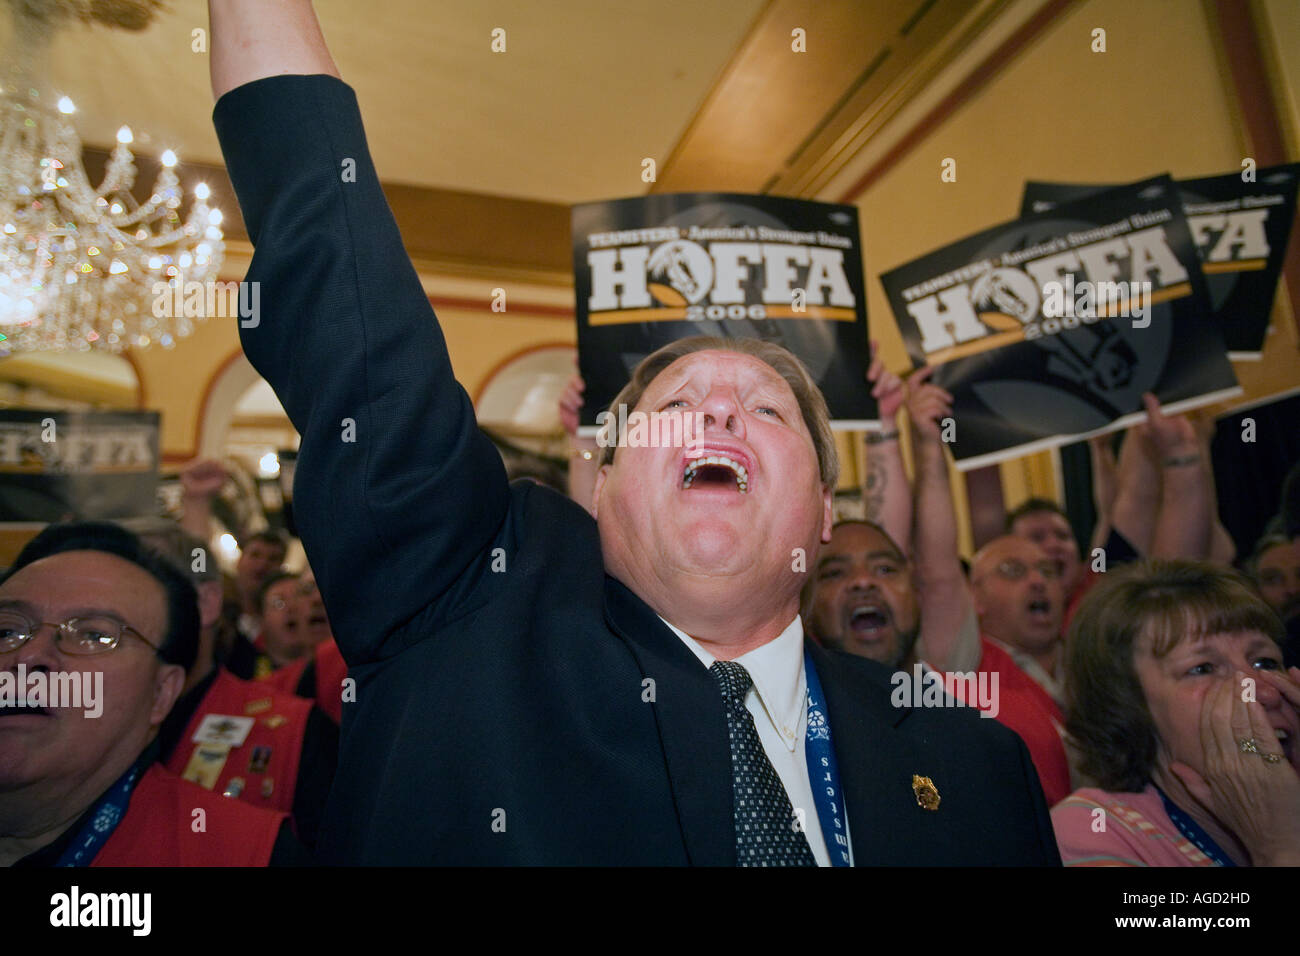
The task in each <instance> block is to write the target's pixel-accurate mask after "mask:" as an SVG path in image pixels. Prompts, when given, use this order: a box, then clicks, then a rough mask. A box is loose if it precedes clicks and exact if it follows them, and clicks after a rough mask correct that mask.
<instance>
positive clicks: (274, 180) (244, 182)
mask: <svg viewBox="0 0 1300 956" xmlns="http://www.w3.org/2000/svg"><path fill="white" fill-rule="evenodd" d="M214 123H215V125H216V128H217V134H218V137H219V139H220V141H221V147H222V151H223V153H224V154H225V158H226V164H227V168H228V169H229V172H230V178H231V181H232V182H233V184H234V186H235V191H236V193H237V195H238V198H239V205H240V209H241V211H242V213H243V216H244V221H245V223H246V225H247V228H248V235H249V238H250V239H251V240H252V242H253V244H254V246H255V248H256V252H255V254H254V256H253V261H252V265H251V266H250V268H249V272H248V275H247V277H246V279H245V282H246V283H252V284H253V285H250V286H249V290H250V292H251V291H252V290H256V299H255V300H254V299H253V297H252V295H250V296H249V300H250V301H256V302H257V304H258V305H259V309H258V310H257V312H258V314H257V315H255V316H252V317H249V318H241V320H240V326H241V328H240V339H241V341H242V344H243V347H244V352H245V354H246V355H247V356H248V359H249V361H250V362H251V363H252V364H253V366H254V367H255V368H256V369H257V370H258V372H260V373H261V374H262V375H263V376H264V377H265V378H266V379H267V381H268V382H269V383H270V384H271V386H272V388H274V390H275V393H276V395H277V396H279V398H280V400H281V402H282V403H283V405H284V408H285V411H286V412H287V413H288V416H289V419H290V420H291V421H292V422H293V424H294V426H295V427H296V428H297V429H298V432H299V434H300V435H301V436H302V445H301V448H300V450H299V458H298V465H297V470H296V473H295V476H294V508H295V511H296V513H297V518H298V524H299V530H300V533H301V536H302V540H303V545H304V547H305V549H306V552H307V557H308V559H309V560H310V562H311V566H312V569H313V570H314V571H315V573H316V577H317V579H318V582H319V585H320V589H321V593H322V596H323V598H324V600H325V604H326V609H327V611H328V613H329V616H330V621H331V624H332V630H333V632H334V634H335V635H337V640H338V642H339V646H340V648H341V650H342V651H343V653H344V656H345V658H347V660H348V662H349V664H351V665H356V664H359V663H363V662H365V661H368V660H372V659H376V658H381V657H386V656H389V655H390V654H392V653H396V652H397V651H398V650H400V649H401V647H402V646H404V640H403V639H402V638H401V637H399V635H400V634H404V633H405V631H403V628H404V626H405V625H406V624H408V623H409V622H411V621H412V619H413V618H415V617H416V616H417V615H420V614H424V615H431V617H426V618H425V619H424V620H423V621H422V624H421V626H420V627H419V628H418V631H419V632H420V633H428V632H429V631H430V630H432V629H433V625H435V624H436V622H437V620H438V619H445V618H446V617H448V616H450V615H451V614H452V612H453V611H454V608H455V606H456V605H457V603H458V600H459V599H460V598H461V597H463V596H464V594H465V593H466V589H468V588H471V587H472V586H473V582H474V581H475V580H478V578H479V577H480V576H481V573H482V572H483V571H484V570H485V569H486V566H487V561H488V560H489V555H490V551H491V542H492V540H493V538H494V536H495V535H496V534H497V533H498V532H499V530H500V528H501V527H502V524H503V522H504V519H505V515H506V510H507V507H508V495H509V492H508V486H507V484H506V477H505V470H504V467H503V466H502V463H501V459H500V456H499V454H498V453H497V452H496V449H495V448H494V447H493V446H492V444H491V442H490V441H488V439H487V438H486V437H485V436H484V435H483V434H482V433H481V432H480V431H479V430H478V428H477V426H476V423H475V419H474V411H473V408H472V406H471V404H470V401H469V398H468V396H467V395H466V394H465V391H464V389H462V388H461V387H460V385H459V384H458V383H457V382H456V380H455V378H454V377H453V375H452V370H451V362H450V359H449V357H448V354H447V346H446V342H445V341H444V339H443V335H442V331H441V329H440V328H439V327H438V322H437V319H436V317H435V316H434V314H433V309H432V308H431V307H430V305H429V301H428V299H427V297H426V296H425V294H424V291H423V289H422V288H421V285H420V281H419V278H418V277H417V276H416V273H415V270H414V268H413V267H412V266H411V263H410V260H409V259H408V257H407V255H406V252H405V250H404V249H403V246H402V240H401V236H400V234H399V233H398V230H397V224H396V222H395V221H394V220H393V216H392V213H391V211H390V210H389V208H388V203H387V201H386V200H385V198H384V195H383V192H382V190H381V188H380V185H379V179H378V177H377V175H376V172H375V169H374V166H373V165H372V163H371V159H370V155H369V151H368V148H367V145H366V139H365V133H364V130H363V129H362V124H361V115H360V111H359V109H358V106H357V101H356V96H355V94H354V93H353V91H352V89H351V88H350V87H348V86H347V85H346V84H344V83H343V82H342V81H340V80H337V79H335V78H333V77H328V76H276V77H268V78H266V79H261V80H257V81H255V82H252V83H248V84H246V85H244V86H241V87H238V88H237V89H234V90H231V91H230V92H229V93H227V94H226V95H225V96H223V97H222V98H221V99H220V100H219V101H218V103H217V106H216V110H215V112H214Z"/></svg>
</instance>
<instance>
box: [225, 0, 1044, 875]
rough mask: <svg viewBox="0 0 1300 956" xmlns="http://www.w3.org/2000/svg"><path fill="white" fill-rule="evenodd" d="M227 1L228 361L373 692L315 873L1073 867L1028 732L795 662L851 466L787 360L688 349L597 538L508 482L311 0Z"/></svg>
mask: <svg viewBox="0 0 1300 956" xmlns="http://www.w3.org/2000/svg"><path fill="white" fill-rule="evenodd" d="M209 6H210V10H211V12H212V39H213V52H212V73H213V86H214V91H215V93H216V94H217V96H218V97H219V102H218V104H217V108H216V112H215V123H216V127H217V131H218V134H219V136H220V138H221V142H222V148H223V150H224V152H225V156H226V160H227V165H228V168H229V171H230V175H231V178H232V181H233V182H234V184H235V188H236V191H237V193H238V195H239V200H240V206H241V208H242V210H243V213H244V220H245V222H246V223H247V226H248V232H249V236H250V238H251V239H252V240H253V242H254V243H255V244H256V249H257V251H256V254H255V256H254V259H253V263H252V265H251V267H250V271H249V274H248V276H247V281H250V282H258V283H260V295H261V299H260V301H261V303H262V313H261V315H260V317H259V319H258V322H257V323H256V324H255V325H254V324H253V323H247V322H246V323H243V324H244V325H246V326H247V327H245V328H243V329H241V334H242V336H243V344H244V350H245V352H246V353H247V355H248V357H249V359H250V360H251V361H252V363H253V364H254V366H256V367H257V369H258V370H259V371H260V372H261V373H262V374H263V375H264V376H265V377H266V378H267V380H268V381H269V382H270V383H271V385H272V386H273V387H274V388H275V390H276V393H277V394H278V395H279V397H280V399H281V401H282V402H283V403H284V407H285V409H286V411H287V412H288V414H289V417H290V418H291V419H292V421H293V423H294V425H295V426H296V427H297V428H298V430H299V432H300V433H301V435H302V446H301V452H300V457H299V463H298V469H297V474H296V476H295V498H294V508H295V512H296V513H297V516H298V522H299V525H300V527H301V530H302V538H303V542H304V545H305V547H306V550H307V555H308V558H309V559H310V561H311V565H312V567H313V568H314V569H315V571H316V575H317V581H318V583H319V586H320V590H321V593H322V595H323V597H324V600H325V605H326V608H327V610H328V613H329V619H330V621H331V623H332V624H333V626H334V632H335V634H336V635H337V636H338V642H339V646H340V648H341V649H342V651H343V653H344V656H345V657H346V658H347V662H348V666H349V671H348V673H349V676H350V677H351V678H353V679H355V681H356V689H355V701H354V702H353V701H349V702H347V703H345V704H344V705H343V706H344V708H345V713H344V718H343V736H342V745H341V752H340V758H339V771H338V776H337V778H336V784H335V788H334V790H333V792H332V794H331V798H330V799H331V802H330V806H329V808H328V810H327V814H326V820H325V823H324V826H323V830H322V833H321V837H320V846H321V853H322V855H323V856H324V858H325V859H326V860H328V861H333V862H344V863H385V864H418V863H429V864H602V865H610V864H642V865H646V864H648V865H667V864H692V863H693V864H713V865H723V866H733V865H748V864H752V865H785V864H795V865H813V864H815V863H821V864H823V865H828V864H835V865H841V864H847V863H849V862H855V863H857V864H880V863H897V864H936V863H951V864H956V863H984V864H1031V863H1056V862H1057V853H1056V849H1055V845H1054V842H1053V838H1052V831H1051V827H1050V824H1049V823H1048V819H1047V816H1046V813H1045V810H1044V806H1043V799H1042V795H1041V792H1040V790H1039V787H1038V784H1037V781H1036V779H1035V775H1034V770H1033V766H1032V764H1031V763H1030V762H1029V758H1028V756H1027V754H1026V753H1025V750H1024V747H1023V746H1022V745H1021V744H1020V743H1019V742H1018V741H1017V740H1016V739H1015V738H1014V736H1013V735H1011V734H1010V733H1009V732H1006V731H1005V730H1001V729H999V728H996V727H994V726H992V722H991V721H981V720H979V719H978V718H977V717H976V715H975V714H974V713H973V712H966V711H959V712H953V711H951V710H938V709H936V710H916V711H911V710H906V709H895V708H892V707H891V706H890V704H889V690H890V687H889V683H888V674H887V673H886V672H883V671H882V670H881V669H880V668H878V667H877V666H876V665H875V664H874V663H872V662H870V661H863V660H858V659H850V658H844V657H839V656H833V655H829V654H826V653H822V652H820V651H819V650H817V649H815V648H812V647H806V646H805V643H804V640H803V631H802V625H801V622H800V620H799V616H798V608H799V591H800V587H801V585H802V584H803V579H804V572H802V571H798V570H792V569H794V568H803V567H810V566H812V563H813V561H814V559H815V556H816V551H817V548H818V546H819V544H820V543H821V542H822V541H824V540H825V539H826V538H827V536H828V535H829V532H830V524H831V509H830V499H831V492H832V489H833V488H834V484H835V479H836V469H837V465H836V459H835V451H834V445H833V443H832V442H831V439H830V433H829V429H828V425H827V420H826V419H827V414H826V407H825V403H824V401H823V400H822V398H821V396H820V394H819V393H818V391H817V389H816V388H815V386H814V385H813V384H812V383H811V381H810V380H809V378H808V376H807V373H806V372H805V371H804V369H803V368H802V366H801V365H799V363H798V362H797V361H796V360H795V359H794V358H793V357H792V356H790V355H789V353H787V352H785V351H784V350H782V349H779V348H775V347H772V346H770V345H758V344H756V343H754V344H747V343H742V342H721V341H709V340H703V341H701V340H693V341H686V342H679V343H675V344H674V345H671V346H669V347H667V348H666V349H664V350H662V351H660V352H658V353H656V354H654V355H652V356H651V357H650V358H648V359H647V360H646V361H645V362H644V363H643V364H642V365H641V366H640V367H639V368H638V369H637V370H636V372H635V373H634V375H633V378H632V381H631V382H630V383H629V385H628V387H627V388H626V389H625V390H624V392H623V393H622V394H621V395H620V396H619V398H617V399H616V400H615V405H616V406H617V404H618V403H620V402H621V403H624V404H626V405H627V408H628V410H629V411H637V410H639V411H644V412H672V411H676V412H680V413H682V414H685V415H688V416H690V417H691V419H692V421H696V422H698V423H699V425H700V430H699V432H698V434H694V435H693V436H692V441H691V442H690V444H689V445H687V446H685V447H682V446H678V447H649V448H646V447H620V448H617V449H611V452H610V454H609V455H608V456H607V458H606V460H605V461H604V462H603V464H602V466H601V469H600V473H599V475H598V478H597V482H596V488H595V507H594V512H595V519H594V520H593V517H592V515H589V514H588V513H587V512H586V511H584V510H583V509H582V508H581V507H579V506H578V505H576V504H574V503H573V502H571V501H569V500H567V499H566V498H564V497H562V496H560V495H558V494H555V493H552V492H550V491H549V490H547V489H544V488H542V487H540V486H538V485H537V484H535V483H533V482H518V483H516V484H514V485H509V484H507V482H506V477H505V473H504V470H503V467H502V464H501V459H500V456H499V455H498V453H497V452H496V450H495V449H494V448H493V446H492V444H491V443H490V442H489V441H488V439H487V438H486V437H485V436H484V435H483V434H482V433H481V432H479V430H478V428H477V427H476V426H475V421H474V412H473V409H472V407H471V405H470V402H469V399H468V398H467V396H466V394H465V392H464V390H463V389H461V387H460V386H459V385H458V384H457V383H456V381H455V379H454V378H453V377H452V372H451V365H450V361H449V359H448V354H447V347H446V344H445V342H444V340H443V336H442V334H441V332H440V330H439V328H438V323H437V320H436V319H435V317H434V315H433V312H432V310H431V309H430V307H429V302H428V299H427V298H426V296H425V294H424V292H423V290H422V289H421V286H420V282H419V279H418V278H417V276H416V274H415V271H414V269H413V268H412V267H411V265H410V262H409V260H408V259H407V257H406V255H405V253H404V251H403V249H402V242H401V237H400V236H399V234H398V231H397V228H396V226H395V224H394V222H393V218H392V215H391V213H390V212H389V209H388V206H387V204H386V202H385V200H384V196H383V193H382V191H381V189H380V185H379V181H378V178H377V176H376V174H375V170H374V166H373V164H372V162H371V160H370V157H369V154H368V151H367V147H366V142H365V137H364V133H363V131H362V126H361V119H360V115H359V112H358V109H357V103H356V99H355V96H354V95H353V93H352V90H351V89H350V88H349V87H347V86H346V85H344V84H343V83H342V82H341V80H340V79H339V78H338V74H337V71H336V69H335V67H334V64H333V62H332V60H331V59H330V56H329V53H328V51H327V50H326V48H325V44H324V41H323V39H322V37H321V34H320V31H319V27H318V26H317V24H316V20H315V16H314V14H313V12H312V9H311V6H310V3H308V2H307V0H283V2H277V3H274V4H268V3H265V2H263V0H211V2H210V4H209ZM801 553H802V555H803V560H800V554H801Z"/></svg>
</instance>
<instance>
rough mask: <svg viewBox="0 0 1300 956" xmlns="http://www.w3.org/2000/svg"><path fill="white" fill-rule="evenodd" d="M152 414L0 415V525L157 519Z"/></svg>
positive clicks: (17, 411) (10, 412)
mask: <svg viewBox="0 0 1300 956" xmlns="http://www.w3.org/2000/svg"><path fill="white" fill-rule="evenodd" d="M158 422H159V415H158V413H157V412H69V411H33V410H30V409H5V410H3V411H0V521H58V520H60V519H62V518H65V517H69V516H71V517H73V518H79V519H92V518H104V519H110V518H133V517H140V516H143V515H154V514H157V513H158V497H157V488H158Z"/></svg>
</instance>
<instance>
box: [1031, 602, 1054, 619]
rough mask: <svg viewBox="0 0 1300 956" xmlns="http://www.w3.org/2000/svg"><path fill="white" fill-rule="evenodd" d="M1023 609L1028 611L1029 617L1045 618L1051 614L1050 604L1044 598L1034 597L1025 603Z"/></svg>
mask: <svg viewBox="0 0 1300 956" xmlns="http://www.w3.org/2000/svg"><path fill="white" fill-rule="evenodd" d="M1025 609H1026V610H1027V611H1029V616H1030V617H1033V618H1036V619H1046V618H1049V617H1051V615H1052V604H1051V602H1050V601H1048V600H1046V599H1045V598H1035V599H1034V600H1032V601H1030V602H1029V603H1028V604H1027V605H1025Z"/></svg>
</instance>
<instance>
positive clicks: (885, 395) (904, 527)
mask: <svg viewBox="0 0 1300 956" xmlns="http://www.w3.org/2000/svg"><path fill="white" fill-rule="evenodd" d="M876 353H877V348H876V343H875V342H872V343H871V367H870V368H869V369H868V370H867V381H869V382H870V383H871V394H872V397H874V398H875V399H876V402H877V403H878V405H879V407H880V426H881V430H880V431H879V432H868V433H867V438H866V441H867V467H866V472H865V473H864V474H863V476H862V505H863V517H864V518H866V519H867V520H868V521H873V522H875V523H876V524H878V525H880V527H882V528H884V529H885V533H886V534H888V535H889V536H890V537H891V538H893V539H894V543H895V544H896V545H898V546H899V547H900V548H902V549H903V554H904V555H906V556H908V557H910V556H911V554H912V489H911V486H910V485H908V483H907V472H906V471H905V470H904V468H903V451H902V449H901V448H900V447H899V442H898V410H899V409H900V408H901V407H902V406H903V395H904V391H903V381H902V379H900V378H899V377H898V376H897V375H895V374H894V373H893V372H891V371H889V369H887V368H885V363H884V362H882V361H881V360H880V358H879V357H878V356H877V354H876Z"/></svg>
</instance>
